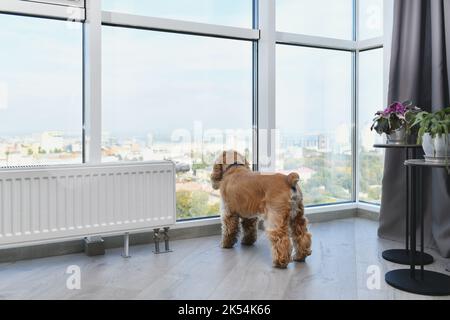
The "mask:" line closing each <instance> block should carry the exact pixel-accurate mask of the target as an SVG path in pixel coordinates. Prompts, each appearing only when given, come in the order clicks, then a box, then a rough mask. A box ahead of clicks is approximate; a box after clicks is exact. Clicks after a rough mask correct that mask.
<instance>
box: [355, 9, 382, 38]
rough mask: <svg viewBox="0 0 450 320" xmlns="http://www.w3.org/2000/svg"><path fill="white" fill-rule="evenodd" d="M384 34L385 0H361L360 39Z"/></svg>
mask: <svg viewBox="0 0 450 320" xmlns="http://www.w3.org/2000/svg"><path fill="white" fill-rule="evenodd" d="M382 36H383V0H359V39H360V40H366V39H370V38H376V37H382Z"/></svg>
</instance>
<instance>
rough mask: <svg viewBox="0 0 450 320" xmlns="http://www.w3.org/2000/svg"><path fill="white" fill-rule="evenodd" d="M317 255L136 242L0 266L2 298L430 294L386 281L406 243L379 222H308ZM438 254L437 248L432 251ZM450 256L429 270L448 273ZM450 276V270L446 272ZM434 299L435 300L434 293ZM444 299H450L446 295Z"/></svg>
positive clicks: (205, 243) (198, 242) (201, 242)
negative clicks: (282, 265)
mask: <svg viewBox="0 0 450 320" xmlns="http://www.w3.org/2000/svg"><path fill="white" fill-rule="evenodd" d="M311 230H312V233H313V243H314V244H313V255H312V256H311V257H310V258H309V259H308V260H307V262H306V263H292V264H290V265H289V268H288V269H287V270H279V269H274V268H272V267H271V258H270V249H269V247H268V243H267V240H266V239H265V237H264V236H261V237H260V239H259V240H258V242H257V244H256V245H255V246H254V247H251V248H247V247H241V246H240V245H237V246H236V248H235V249H232V250H224V249H221V248H220V247H219V237H207V238H197V239H191V240H182V241H176V242H173V249H174V252H173V253H170V254H163V255H154V254H153V253H152V247H151V246H148V245H146V246H136V247H131V254H132V258H131V259H123V258H122V257H121V256H120V253H121V250H120V249H114V250H109V251H108V252H107V254H106V255H105V256H102V257H95V258H89V257H86V256H84V255H82V254H75V255H68V256H62V257H53V258H45V259H39V260H32V261H21V262H17V263H9V264H0V298H1V299H432V298H431V297H424V296H417V295H412V294H407V293H404V292H401V291H398V290H395V289H393V288H391V287H389V286H388V285H387V284H386V283H385V282H384V273H385V272H386V271H387V270H392V269H397V268H402V266H399V265H395V264H392V263H389V262H386V261H384V260H383V259H382V258H381V252H382V251H383V250H384V249H387V248H401V247H402V245H401V244H399V243H395V242H390V241H386V240H380V239H378V238H377V236H376V233H377V223H376V222H373V221H368V220H364V219H346V220H336V221H332V222H326V223H319V224H314V225H312V226H311ZM428 252H430V253H431V254H433V255H434V256H435V257H436V258H437V257H438V256H437V254H436V253H434V252H431V251H430V250H428ZM448 262H449V261H448V260H444V259H438V260H437V261H436V262H435V263H434V264H433V265H432V266H430V267H428V269H431V270H435V271H439V272H445V265H446V264H447V263H448ZM70 265H78V266H79V267H80V268H81V290H68V289H67V288H66V280H67V278H68V275H67V274H66V273H65V272H66V269H67V267H68V266H70ZM371 265H375V266H378V267H379V268H380V270H381V288H380V289H379V290H369V289H368V288H367V285H366V282H367V277H368V274H367V268H368V267H369V266H371ZM447 274H448V273H447ZM435 299H436V298H435ZM438 299H447V300H449V299H450V297H441V298H438Z"/></svg>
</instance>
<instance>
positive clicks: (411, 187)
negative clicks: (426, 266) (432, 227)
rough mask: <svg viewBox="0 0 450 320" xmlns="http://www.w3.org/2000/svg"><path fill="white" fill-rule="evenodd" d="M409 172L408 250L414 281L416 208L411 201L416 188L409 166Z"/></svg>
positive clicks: (411, 169)
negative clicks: (409, 246) (409, 247)
mask: <svg viewBox="0 0 450 320" xmlns="http://www.w3.org/2000/svg"><path fill="white" fill-rule="evenodd" d="M408 170H409V181H408V183H409V184H408V194H409V196H408V200H409V212H410V215H409V216H410V229H409V230H410V236H411V249H410V254H409V255H410V270H411V278H412V279H414V278H415V277H416V272H415V270H416V262H415V261H414V257H415V256H416V210H415V209H416V208H415V201H414V200H415V199H413V198H414V197H413V193H414V188H415V187H416V185H415V183H414V182H415V181H414V178H415V177H414V169H413V167H411V166H408Z"/></svg>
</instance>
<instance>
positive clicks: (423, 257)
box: [373, 144, 434, 265]
mask: <svg viewBox="0 0 450 320" xmlns="http://www.w3.org/2000/svg"><path fill="white" fill-rule="evenodd" d="M373 147H374V148H383V149H404V150H405V158H406V160H410V159H412V158H414V157H415V156H416V150H417V149H421V148H422V146H421V145H417V144H375V145H374V146H373ZM409 180H410V175H409V170H408V168H406V188H408V186H409ZM408 197H409V191H408V190H407V191H406V210H405V211H406V213H405V216H406V219H405V221H406V223H405V235H406V236H405V249H391V250H386V251H383V253H382V257H383V258H384V259H385V260H387V261H391V262H394V263H398V264H404V265H409V263H410V260H411V257H410V254H411V251H410V250H409V217H410V215H409V207H408V206H409V198H408ZM414 259H415V262H416V264H419V263H420V261H423V263H424V264H425V265H428V264H432V263H433V261H434V259H433V257H432V256H431V255H429V254H427V253H420V252H416V253H415V254H414Z"/></svg>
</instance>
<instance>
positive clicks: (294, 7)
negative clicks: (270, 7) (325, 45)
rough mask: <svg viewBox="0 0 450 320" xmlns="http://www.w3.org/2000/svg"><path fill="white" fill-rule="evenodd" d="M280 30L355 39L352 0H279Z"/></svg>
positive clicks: (278, 24) (277, 3)
mask: <svg viewBox="0 0 450 320" xmlns="http://www.w3.org/2000/svg"><path fill="white" fill-rule="evenodd" d="M276 6H277V8H276V10H277V31H283V32H291V33H301V34H306V35H311V36H320V37H327V38H338V39H346V40H352V39H353V0H277V1H276Z"/></svg>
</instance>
